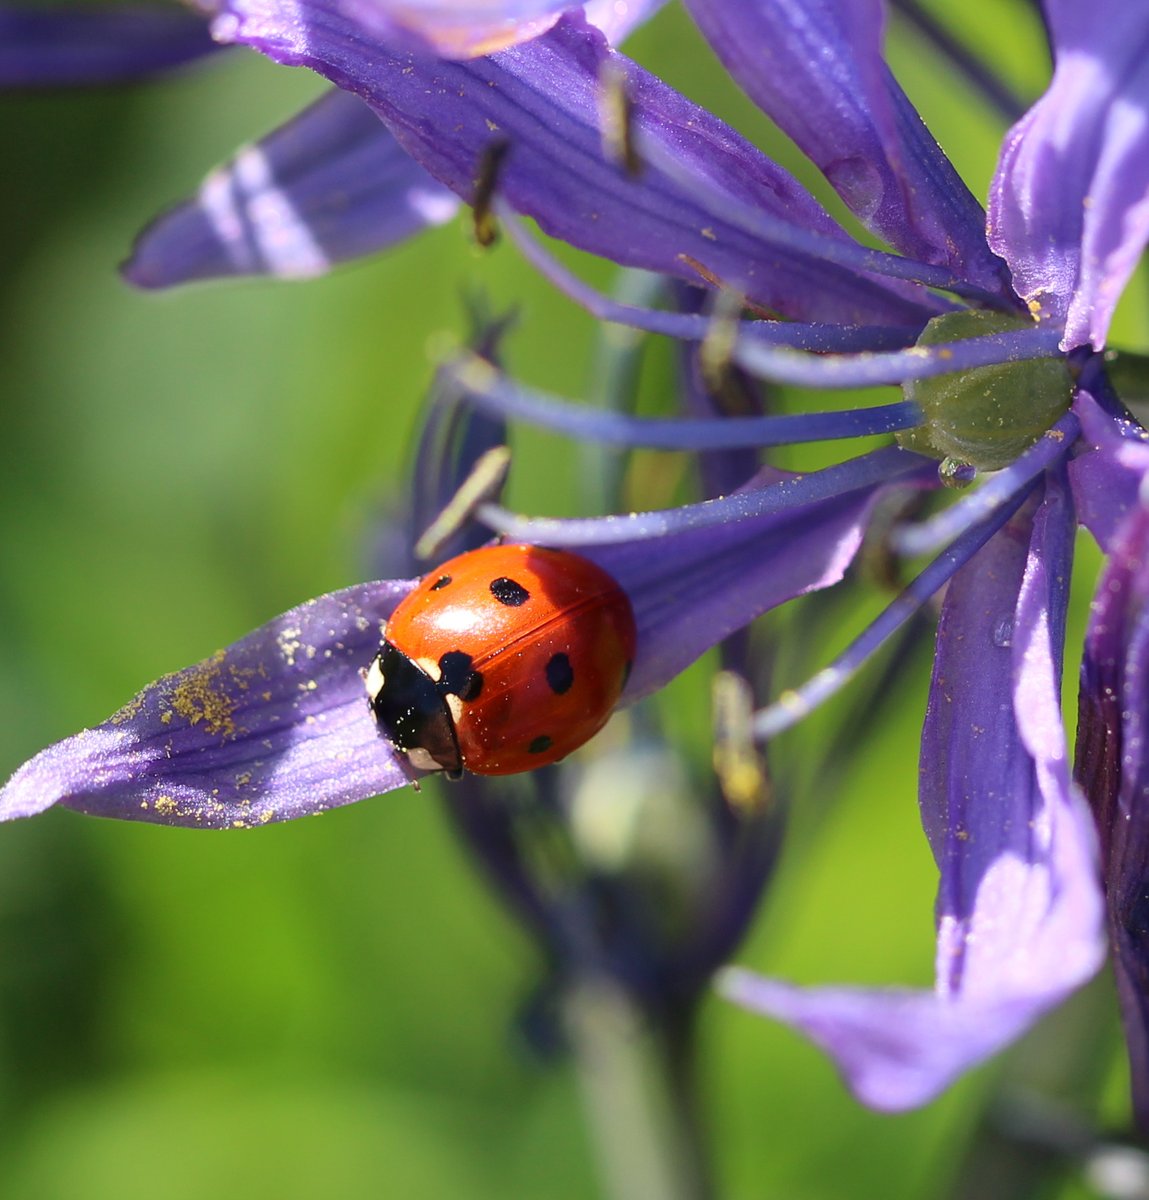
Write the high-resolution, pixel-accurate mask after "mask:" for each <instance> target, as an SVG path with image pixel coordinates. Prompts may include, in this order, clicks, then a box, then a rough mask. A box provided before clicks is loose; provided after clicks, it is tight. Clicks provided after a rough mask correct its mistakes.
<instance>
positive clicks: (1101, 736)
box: [1076, 472, 1149, 1128]
mask: <svg viewBox="0 0 1149 1200" xmlns="http://www.w3.org/2000/svg"><path fill="white" fill-rule="evenodd" d="M1143 478H1149V472H1147V473H1146V475H1145V476H1144V477H1143ZM1147 739H1149V493H1147V492H1146V489H1145V488H1144V486H1143V487H1142V489H1141V495H1140V498H1139V501H1138V502H1137V503H1136V504H1135V506H1134V507H1133V509H1132V511H1130V512H1129V513H1128V515H1127V516H1126V518H1125V520H1124V521H1123V523H1122V524H1121V527H1120V529H1119V530H1118V531H1117V533H1116V535H1115V536H1114V538H1113V539H1112V544H1111V546H1110V558H1109V562H1108V563H1107V565H1106V567H1105V570H1104V571H1103V572H1102V575H1101V579H1100V581H1099V583H1098V585H1097V594H1096V596H1095V597H1094V600H1093V610H1092V615H1091V618H1090V622H1089V629H1088V631H1087V633H1086V639H1085V657H1084V660H1083V662H1082V667H1081V692H1080V712H1079V717H1078V728H1077V758H1076V770H1077V776H1078V779H1079V781H1080V782H1081V785H1082V787H1083V788H1084V789H1085V792H1086V795H1087V796H1088V797H1089V800H1090V803H1091V804H1092V805H1093V811H1094V815H1095V817H1096V819H1097V825H1098V828H1099V830H1100V834H1101V848H1102V857H1103V859H1104V869H1105V883H1106V892H1107V895H1108V900H1109V930H1110V937H1111V940H1112V945H1113V954H1114V966H1115V970H1116V974H1117V993H1118V997H1119V998H1120V1001H1121V1013H1122V1016H1123V1018H1124V1021H1125V1036H1126V1041H1127V1043H1128V1047H1129V1059H1130V1064H1131V1067H1132V1076H1133V1097H1134V1105H1135V1108H1136V1111H1137V1118H1138V1121H1139V1123H1140V1124H1141V1126H1142V1128H1145V1127H1146V1126H1147V1125H1149V753H1147V750H1149V741H1147Z"/></svg>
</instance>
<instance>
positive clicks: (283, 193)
mask: <svg viewBox="0 0 1149 1200" xmlns="http://www.w3.org/2000/svg"><path fill="white" fill-rule="evenodd" d="M458 204H459V202H458V199H457V197H456V196H455V195H454V193H453V192H450V191H448V189H447V188H445V187H443V185H442V184H441V183H439V182H438V181H437V180H435V179H432V178H431V176H430V175H428V174H427V172H426V171H424V170H423V168H422V167H421V166H419V164H418V163H416V162H415V161H414V159H412V158H411V156H410V155H409V154H407V152H406V151H405V150H403V148H402V147H401V146H400V145H399V144H398V143H397V142H396V141H395V139H394V137H392V135H391V133H390V132H389V131H388V129H387V127H386V126H385V125H384V124H383V122H382V121H380V120H379V118H378V117H377V116H376V115H375V114H374V113H373V112H372V111H371V109H369V108H368V107H367V105H365V104H364V103H363V102H362V101H361V100H359V99H358V98H357V97H355V96H351V95H348V94H347V93H346V92H340V91H338V90H334V89H333V90H332V91H330V92H328V93H327V94H326V95H325V96H323V97H321V98H320V99H319V100H317V101H316V102H315V103H314V104H312V105H311V106H310V107H309V108H306V109H304V110H303V112H301V113H300V114H299V115H298V116H296V117H293V118H292V119H291V120H290V121H288V122H287V123H286V124H285V125H282V126H280V128H278V129H277V130H275V132H274V133H271V134H269V135H268V136H267V137H265V138H263V139H262V140H261V141H259V142H257V143H255V144H254V145H252V146H247V147H245V148H244V149H242V150H241V151H240V152H239V153H238V154H237V155H236V157H235V158H234V159H232V161H231V162H229V163H227V164H226V165H224V166H222V167H220V168H219V169H218V170H216V171H213V172H212V174H211V175H209V176H208V178H207V179H206V180H205V181H204V183H203V186H202V187H201V188H200V190H199V193H198V195H197V196H196V198H195V199H194V200H191V201H188V202H185V203H184V204H181V205H179V206H178V207H176V208H174V209H172V210H171V211H170V212H168V213H165V214H164V215H163V216H161V217H160V218H159V219H158V220H156V221H155V222H153V224H152V225H150V226H149V227H148V228H147V229H146V230H145V231H144V232H143V233H142V234H141V235H140V237H139V239H138V240H137V242H136V245H135V247H134V249H133V251H132V256H131V258H130V259H129V260H128V262H127V263H126V264H125V265H124V268H123V271H124V274H125V276H126V277H127V278H128V279H129V280H130V281H131V282H132V283H134V284H136V285H137V286H138V287H146V288H161V287H171V286H173V285H174V284H180V283H188V282H191V281H192V280H197V279H215V278H220V277H223V276H232V275H277V276H280V277H301V276H310V275H318V274H321V273H323V272H324V271H327V270H329V269H330V268H331V267H332V266H334V265H335V264H337V263H340V262H345V261H346V260H348V259H351V258H357V257H359V256H360V255H364V254H371V253H373V252H375V251H377V250H382V249H384V248H385V247H387V246H391V245H393V244H394V243H396V242H399V241H401V240H402V239H403V238H406V237H410V236H411V235H412V234H414V233H418V232H419V231H420V230H422V229H424V228H426V227H427V226H428V225H438V224H441V223H442V222H444V221H446V220H448V219H449V218H450V217H451V216H452V214H453V213H454V212H455V211H456V209H457V208H458Z"/></svg>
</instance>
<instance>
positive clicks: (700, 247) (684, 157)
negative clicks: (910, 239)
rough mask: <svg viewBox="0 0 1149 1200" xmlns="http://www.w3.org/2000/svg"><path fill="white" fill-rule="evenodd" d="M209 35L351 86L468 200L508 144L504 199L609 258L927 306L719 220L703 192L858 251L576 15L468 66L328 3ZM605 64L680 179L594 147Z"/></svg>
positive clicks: (804, 291) (797, 297)
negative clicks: (377, 36)
mask: <svg viewBox="0 0 1149 1200" xmlns="http://www.w3.org/2000/svg"><path fill="white" fill-rule="evenodd" d="M214 30H215V33H216V36H217V37H219V38H221V39H222V40H225V41H238V42H242V43H244V44H247V45H251V46H253V47H255V48H256V49H258V50H260V51H262V52H263V53H265V54H267V55H269V56H270V57H271V58H273V59H275V60H276V61H278V62H283V63H289V64H294V65H304V66H309V67H311V68H312V69H314V70H316V71H318V72H319V73H320V74H322V75H325V76H326V77H327V78H328V79H330V80H331V81H332V82H333V83H335V84H336V85H337V86H339V87H341V88H344V89H346V90H348V91H352V92H355V93H357V94H359V95H361V96H362V97H363V98H364V99H365V100H367V101H368V103H369V104H371V105H372V107H373V108H374V109H375V110H376V111H377V112H378V113H379V115H380V116H381V117H382V118H383V120H384V121H385V122H386V123H387V124H388V125H389V126H390V127H391V129H392V130H393V132H394V133H395V136H396V137H397V138H398V139H399V141H400V142H401V143H402V144H403V145H404V146H405V147H406V148H407V150H408V151H409V152H410V153H411V154H412V155H413V156H414V157H415V158H416V159H418V160H419V161H420V162H421V163H423V165H424V166H425V167H426V168H427V169H428V170H429V171H430V172H431V174H432V175H434V176H435V177H436V178H437V179H439V180H441V181H442V182H443V183H445V184H446V185H447V186H448V187H450V188H451V189H452V190H453V191H455V192H457V193H458V194H459V195H462V196H464V197H465V198H468V199H469V198H471V197H472V196H473V194H474V192H475V180H476V178H477V177H478V175H479V173H480V164H481V163H482V162H483V161H484V157H485V156H486V155H488V154H489V153H490V152H491V150H492V148H493V147H496V146H504V147H506V152H505V156H504V157H503V159H502V161H501V165H500V167H499V169H498V173H497V181H496V184H495V190H496V192H497V195H498V197H500V198H501V199H502V200H504V201H505V202H507V203H509V204H510V205H511V206H513V207H514V208H516V209H517V210H518V211H520V212H522V213H524V214H526V215H529V216H532V217H534V218H535V219H536V220H537V221H538V222H539V224H540V225H541V226H542V227H543V229H544V230H545V231H546V232H548V233H550V234H552V235H554V236H556V237H559V238H562V239H564V240H566V241H569V242H571V243H572V244H574V245H577V246H580V247H582V248H583V249H586V250H590V251H592V252H593V253H596V254H601V255H604V256H605V257H607V258H611V259H614V261H616V262H619V263H622V264H624V265H628V266H638V267H646V268H649V269H651V270H656V271H662V272H667V273H669V274H672V275H676V276H679V277H681V278H685V279H687V280H688V281H690V282H694V283H697V282H699V281H700V279H707V278H711V277H713V278H717V279H720V280H721V281H723V282H724V283H725V284H726V285H727V286H729V287H731V288H733V289H734V290H736V291H738V292H740V293H742V294H744V295H747V296H749V297H750V298H751V299H753V300H754V301H755V302H756V303H758V304H759V305H761V306H764V307H766V308H768V309H770V310H771V311H777V312H779V313H782V314H784V315H786V316H789V317H793V318H796V319H799V320H807V319H809V320H826V321H835V322H838V321H844V322H848V323H860V324H873V323H889V324H894V325H920V323H921V322H922V320H923V318H924V317H925V316H926V314H927V312H928V313H931V314H932V312H933V311H935V310H936V308H937V302H936V301H934V300H933V299H931V298H930V297H929V296H927V295H926V294H925V293H924V291H923V290H922V289H921V288H920V287H917V286H914V285H907V284H903V283H900V282H887V281H882V280H878V279H876V278H874V277H869V276H865V275H863V274H861V273H859V272H858V271H856V270H854V269H851V268H847V267H842V266H840V265H837V264H834V263H829V262H826V261H823V260H821V259H819V258H818V257H816V256H814V255H811V254H809V253H807V252H805V251H803V250H798V249H793V248H791V247H790V246H788V245H786V244H784V243H782V242H780V241H773V242H767V241H765V240H763V239H762V238H759V237H758V236H756V235H755V234H753V233H750V232H747V231H746V230H745V229H743V228H741V227H740V226H739V225H737V224H734V223H730V222H727V221H725V220H722V219H718V218H717V217H715V215H714V211H713V210H714V205H713V197H714V196H715V195H719V194H726V195H727V196H729V197H731V198H732V200H733V201H734V202H735V203H736V206H741V207H742V208H752V209H755V210H759V211H762V212H764V213H766V214H768V215H770V216H773V217H774V218H776V221H777V223H778V224H779V226H780V227H782V228H787V229H792V230H794V231H795V237H796V238H798V237H808V236H809V234H810V232H811V231H813V232H814V233H817V234H820V235H822V236H823V238H824V239H829V240H831V241H833V242H834V243H835V244H837V245H840V246H845V247H847V248H852V249H854V250H857V251H858V252H859V253H862V249H861V248H860V247H857V245H856V243H854V242H853V241H852V240H851V239H850V238H848V237H847V236H846V234H845V233H844V232H843V231H842V230H841V229H840V228H839V227H838V226H837V225H836V224H835V223H834V222H833V221H832V220H831V219H830V217H829V216H828V215H827V214H826V213H825V212H824V210H823V209H822V208H821V207H820V206H819V205H818V204H817V203H816V201H815V200H814V199H813V198H812V197H811V196H810V195H809V193H807V192H806V191H805V190H804V189H803V188H802V187H801V186H800V185H799V184H798V183H797V182H796V181H795V180H793V179H792V178H791V177H790V176H789V175H787V174H786V173H785V172H784V171H782V170H781V168H779V167H777V166H776V165H775V164H774V163H772V162H770V161H769V160H768V159H766V158H765V157H764V156H763V155H761V154H760V153H759V152H758V151H757V150H755V149H754V147H752V146H751V145H749V143H747V142H746V141H745V140H744V139H742V138H741V137H739V136H738V135H737V134H736V133H734V131H733V130H731V129H730V128H729V127H728V126H726V125H723V124H722V123H721V122H719V121H718V120H717V119H716V118H714V117H713V116H711V115H710V114H709V113H707V112H706V111H705V110H704V109H701V108H699V107H697V106H696V105H694V104H691V103H690V102H689V101H687V100H686V99H685V98H684V97H682V96H681V95H679V94H678V93H676V92H674V91H673V90H672V89H670V88H668V87H667V86H666V85H665V84H663V83H662V82H661V81H660V80H658V79H657V78H656V77H654V76H653V75H650V74H649V73H648V72H646V71H643V70H642V69H641V68H640V67H638V66H637V65H635V64H634V63H631V62H629V61H628V60H626V59H625V58H623V57H621V56H620V55H617V54H614V53H613V52H612V51H611V50H610V49H609V47H608V46H607V44H606V42H605V39H604V38H603V37H602V35H601V33H599V32H598V31H597V30H596V29H593V28H591V27H589V26H587V25H586V24H585V23H584V22H582V21H581V20H579V19H575V18H566V19H564V20H563V21H560V22H559V24H558V25H557V26H556V27H555V28H554V29H553V30H551V31H550V32H549V33H547V34H546V35H544V36H543V37H540V38H536V39H535V40H534V41H532V42H529V43H527V44H525V45H522V46H518V47H515V48H514V49H512V50H507V51H504V52H503V53H501V54H497V55H494V56H492V57H490V58H484V59H476V60H472V61H469V62H447V61H444V60H441V59H432V58H428V57H425V56H420V55H417V54H409V55H400V56H396V55H394V54H392V53H389V52H388V51H387V49H386V47H385V46H383V45H382V44H379V43H374V42H371V41H369V40H366V39H364V37H363V35H362V30H361V29H360V28H359V27H357V26H356V25H355V24H354V23H353V22H351V21H349V20H348V19H347V18H346V17H345V16H344V15H343V14H342V13H341V11H340V10H339V9H338V7H336V5H335V3H334V0H310V2H309V3H307V4H305V5H298V6H297V5H294V4H287V3H286V2H284V0H230V4H229V6H228V9H227V11H226V12H225V13H224V14H223V15H221V16H220V17H218V18H217V19H216V22H215V25H214ZM608 68H611V69H613V70H615V71H616V72H617V73H618V74H619V75H620V77H622V78H623V79H624V80H625V85H626V88H627V90H628V92H629V95H630V98H631V100H632V102H633V124H634V129H635V136H636V139H637V140H638V141H639V143H640V144H648V145H655V144H656V145H657V146H659V147H660V149H661V150H662V151H664V152H665V154H666V155H667V156H670V157H673V160H674V162H675V164H676V167H677V173H676V174H675V176H674V177H671V175H670V174H668V173H667V172H666V171H664V170H662V169H660V168H656V167H654V166H652V165H648V166H647V168H646V170H644V171H643V172H642V173H641V177H639V178H634V177H631V176H629V175H628V174H627V173H626V171H625V169H624V168H623V167H622V166H621V164H619V163H618V162H616V161H615V160H614V158H613V157H612V156H609V155H608V154H607V153H606V152H605V151H604V148H603V144H602V136H601V125H602V120H601V113H600V106H601V103H602V97H603V86H604V85H603V76H604V73H605V72H606V71H607V69H608ZM684 178H685V179H687V181H688V182H684V181H683V179H684Z"/></svg>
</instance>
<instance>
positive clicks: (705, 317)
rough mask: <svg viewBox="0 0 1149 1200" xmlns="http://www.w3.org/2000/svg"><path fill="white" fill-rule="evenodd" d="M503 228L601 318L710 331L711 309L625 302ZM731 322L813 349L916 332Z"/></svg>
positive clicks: (677, 333) (854, 346)
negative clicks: (678, 309)
mask: <svg viewBox="0 0 1149 1200" xmlns="http://www.w3.org/2000/svg"><path fill="white" fill-rule="evenodd" d="M503 215H505V214H503ZM506 231H507V234H508V236H509V237H510V239H511V241H513V242H514V243H515V245H516V246H518V248H519V249H520V250H521V251H522V252H523V256H524V257H525V258H526V259H527V261H528V262H530V263H531V264H532V266H534V267H536V268H537V269H538V270H539V271H541V272H542V273H543V274H544V275H545V276H546V277H547V279H549V280H550V281H551V283H553V284H554V285H555V287H557V288H558V289H559V291H561V292H562V293H563V294H564V295H566V296H569V297H570V299H572V300H573V301H574V302H575V303H576V304H578V305H580V306H581V307H583V308H585V309H586V310H587V312H589V313H590V314H591V315H592V316H595V317H598V318H599V319H600V320H602V321H613V322H616V323H617V324H619V325H627V326H629V327H630V328H632V329H644V330H646V332H648V333H661V334H664V335H665V336H667V337H672V338H678V339H680V340H683V341H695V342H700V341H703V340H704V339H705V338H706V337H708V336H709V335H711V334H712V333H713V332H714V315H713V314H711V313H702V312H672V311H669V310H667V309H661V308H648V307H645V306H643V305H637V304H627V303H624V302H623V301H620V300H616V299H615V298H614V297H612V296H606V295H604V294H603V293H602V292H599V291H596V290H595V289H594V288H592V287H590V286H589V285H588V284H586V283H584V282H583V281H582V280H581V279H580V278H579V277H578V276H577V275H576V274H575V273H574V272H573V271H570V270H568V269H567V268H566V267H565V266H563V264H562V263H560V262H559V260H558V259H557V258H555V256H554V255H553V254H551V253H550V252H549V251H547V250H545V249H544V248H543V246H542V243H541V242H540V241H539V239H538V238H535V237H532V236H531V235H530V234H528V233H527V231H526V229H525V228H524V226H523V223H522V221H521V219H519V218H517V217H514V218H512V219H510V220H508V221H507V223H506ZM732 325H733V327H734V328H735V329H736V330H737V331H738V333H739V334H742V335H745V337H746V339H747V340H748V341H750V342H764V343H766V344H767V345H778V346H789V347H790V348H791V349H793V350H812V351H816V352H818V353H826V352H829V351H857V350H870V351H873V350H897V349H901V348H902V347H907V346H911V345H913V343H914V342H915V341H916V340H917V338H918V335H919V333H920V332H921V327H920V325H919V326H910V325H827V324H811V323H810V322H802V321H763V320H761V319H760V318H754V319H751V320H739V321H735V322H732Z"/></svg>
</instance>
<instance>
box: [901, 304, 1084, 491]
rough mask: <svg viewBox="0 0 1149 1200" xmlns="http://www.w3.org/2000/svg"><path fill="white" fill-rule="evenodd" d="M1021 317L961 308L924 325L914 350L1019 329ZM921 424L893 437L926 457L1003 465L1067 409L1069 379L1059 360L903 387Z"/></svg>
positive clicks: (985, 467) (985, 466)
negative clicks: (917, 408) (922, 415)
mask: <svg viewBox="0 0 1149 1200" xmlns="http://www.w3.org/2000/svg"><path fill="white" fill-rule="evenodd" d="M1030 324H1031V323H1030V322H1029V321H1028V320H1026V318H1024V317H1016V316H1012V315H1008V314H1006V313H990V312H979V311H973V310H966V311H963V312H955V313H944V314H943V315H942V316H940V317H934V319H933V320H932V321H930V322H929V324H928V325H926V327H925V330H924V331H923V333H922V336H921V337H920V338H918V341H917V345H918V346H923V347H925V346H936V345H939V344H944V343H946V342H958V341H963V340H964V339H966V338H971V337H985V336H988V335H989V334H993V333H1008V332H1011V331H1012V330H1015V329H1025V328H1027V327H1028V326H1029V325H1030ZM904 390H905V394H906V399H907V400H912V401H914V402H915V403H916V404H917V405H918V407H919V408H920V409H921V410H922V412H923V414H924V416H925V420H924V421H923V423H922V424H921V425H918V426H915V427H914V428H913V429H907V430H904V431H903V432H901V433H899V434H898V435H897V441H898V445H900V446H902V447H903V448H904V449H906V450H916V451H917V452H918V453H919V454H928V455H929V456H930V457H932V458H940V459H949V460H951V461H953V462H957V463H968V464H969V465H970V466H973V467H976V468H977V469H978V470H979V471H996V470H998V469H999V468H1000V467H1004V466H1006V465H1007V464H1009V463H1011V462H1012V461H1013V460H1014V459H1015V458H1016V457H1017V456H1018V455H1019V454H1020V453H1021V452H1022V451H1023V450H1025V449H1026V448H1027V447H1028V446H1032V445H1033V443H1034V442H1036V441H1037V439H1038V438H1040V437H1041V435H1042V434H1043V433H1045V431H1046V430H1047V429H1048V428H1049V427H1050V426H1051V425H1052V424H1053V423H1054V422H1055V421H1056V420H1057V419H1058V417H1060V416H1061V415H1062V413H1064V412H1065V411H1066V410H1067V409H1068V408H1069V402H1070V400H1071V398H1072V395H1073V380H1072V378H1071V377H1070V374H1069V370H1068V368H1067V367H1066V364H1065V361H1064V360H1063V359H1060V358H1038V359H1031V360H1027V361H1025V362H1015V363H995V364H994V365H993V366H989V367H974V368H972V369H971V370H968V371H960V372H955V373H954V374H952V375H938V376H935V377H933V378H931V379H919V380H914V381H912V382H910V383H907V384H905V385H904Z"/></svg>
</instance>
